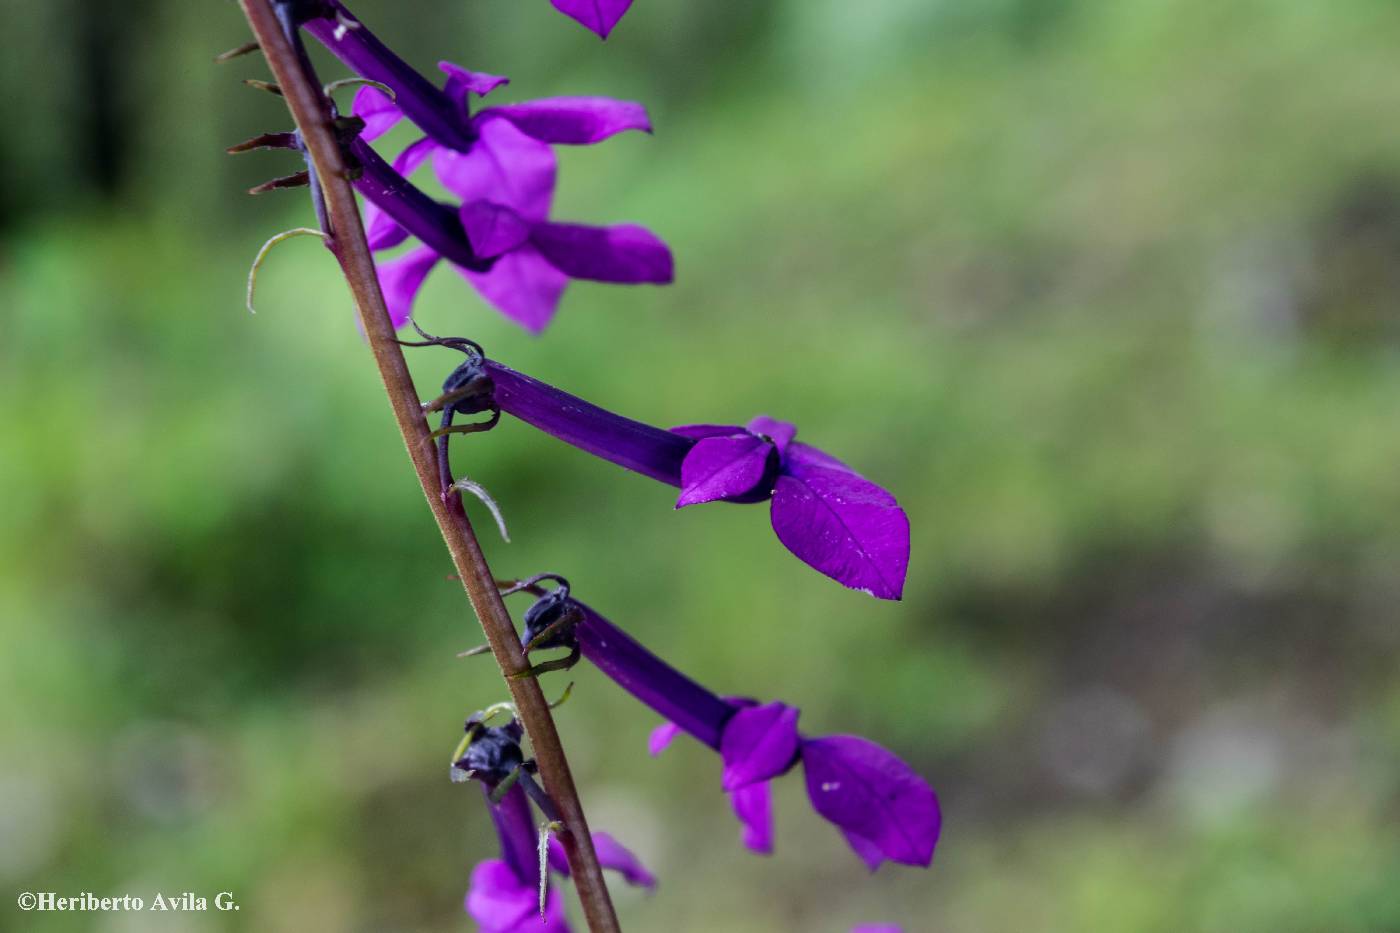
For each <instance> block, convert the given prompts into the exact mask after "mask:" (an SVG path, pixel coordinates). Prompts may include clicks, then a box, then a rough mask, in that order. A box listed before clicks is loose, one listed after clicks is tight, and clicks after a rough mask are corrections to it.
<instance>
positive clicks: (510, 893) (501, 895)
mask: <svg viewBox="0 0 1400 933" xmlns="http://www.w3.org/2000/svg"><path fill="white" fill-rule="evenodd" d="M465 907H466V910H467V913H468V914H470V915H471V917H472V919H473V920H475V921H476V922H477V924H478V925H479V926H480V928H481V930H482V933H525V931H529V930H537V931H545V933H568V929H569V927H568V923H567V921H566V920H565V918H564V900H563V898H562V897H560V895H559V890H558V889H557V888H551V889H550V892H549V897H548V899H547V900H546V902H545V916H544V920H543V921H541V920H540V916H539V891H538V890H536V888H535V886H534V885H533V884H527V883H524V882H522V881H521V880H520V879H519V878H517V877H516V876H515V873H514V872H512V871H511V870H510V866H509V865H507V864H506V863H505V862H502V861H499V860H497V859H488V860H486V861H484V862H482V863H481V864H479V865H477V866H476V868H475V869H474V870H473V871H472V878H471V887H470V888H469V889H468V890H467V898H466V904H465Z"/></svg>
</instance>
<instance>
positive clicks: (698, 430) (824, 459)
mask: <svg viewBox="0 0 1400 933" xmlns="http://www.w3.org/2000/svg"><path fill="white" fill-rule="evenodd" d="M464 365H465V364H464ZM480 365H481V367H482V369H483V371H484V373H485V374H486V375H487V376H489V377H490V379H491V382H492V384H493V389H492V399H493V401H494V404H495V405H496V406H497V407H499V408H500V410H501V411H503V412H505V413H507V414H510V415H513V416H515V417H516V418H519V419H520V420H521V421H524V422H526V423H527V424H530V425H533V426H534V427H536V428H538V429H540V430H541V431H544V432H545V433H547V434H551V435H553V436H554V437H557V438H559V439H560V440H562V441H564V442H565V443H566V444H570V445H572V446H574V447H577V448H579V449H580V450H584V451H587V452H588V453H591V454H593V455H594V456H596V457H601V458H602V459H604V460H607V461H609V462H611V463H615V464H617V465H618V466H621V467H624V468H626V469H628V470H632V471H634V472H637V473H641V474H642V475H644V476H649V477H651V478H652V479H655V480H659V481H660V482H663V483H667V484H669V485H672V486H678V487H680V489H681V493H680V497H679V498H678V499H677V500H676V508H678V509H679V508H684V507H686V506H689V505H695V504H698V503H702V502H712V501H715V500H723V501H726V502H750V503H752V502H762V501H765V500H768V499H771V500H772V506H771V518H772V525H773V530H774V532H776V534H777V536H778V540H779V541H781V542H782V543H783V545H784V546H785V547H786V548H787V549H788V550H789V551H791V552H792V553H793V554H795V555H797V557H798V558H800V559H801V560H802V561H804V562H805V563H807V564H808V565H810V566H812V567H814V568H815V569H817V570H818V571H820V572H821V573H824V574H826V575H827V576H828V577H831V578H832V579H834V580H836V581H837V582H839V583H842V584H844V585H845V586H848V587H851V588H853V589H858V590H862V591H864V592H866V593H869V594H870V595H872V596H876V597H878V598H880V599H899V598H900V595H901V593H902V592H903V588H904V577H905V572H906V570H907V568H908V565H909V519H908V517H907V516H906V515H905V514H904V510H903V509H901V508H900V507H899V503H898V502H896V501H895V498H894V496H892V495H890V494H889V493H888V492H886V491H885V490H884V489H882V488H880V487H879V486H877V485H875V484H874V483H872V482H870V481H869V480H867V479H865V478H864V477H862V476H861V475H860V474H858V473H856V472H855V471H854V470H852V469H851V468H850V467H849V466H846V465H845V464H844V463H842V462H841V461H839V460H837V459H835V458H834V457H831V456H830V455H828V454H826V453H823V452H822V451H820V450H818V449H817V448H815V447H810V446H808V445H806V444H802V443H798V442H797V441H795V440H793V438H794V437H795V435H796V433H797V429H796V428H795V427H794V426H793V425H791V424H788V423H787V422H784V421H776V420H774V419H772V418H766V417H760V418H755V419H754V420H753V421H751V422H749V424H748V425H747V426H746V427H740V426H738V425H684V426H681V427H677V428H672V429H671V430H669V431H666V430H662V429H661V428H656V427H652V426H651V425H648V424H643V423H641V422H639V421H633V420H631V419H629V418H624V417H622V416H620V415H616V414H613V413H612V412H610V411H607V410H605V409H602V408H599V407H598V406H596V405H592V404H590V403H588V402H585V401H584V400H583V399H580V398H577V397H576V396H573V395H570V394H568V393H567V392H563V391H561V390H559V389H556V388H554V387H553V386H550V385H546V384H545V383H543V382H540V381H539V380H538V379H534V378H532V377H530V376H527V375H524V374H523V373H519V372H516V371H515V370H513V369H510V368H509V367H506V366H503V365H501V364H500V363H497V362H495V361H494V360H490V359H482V360H481V361H480Z"/></svg>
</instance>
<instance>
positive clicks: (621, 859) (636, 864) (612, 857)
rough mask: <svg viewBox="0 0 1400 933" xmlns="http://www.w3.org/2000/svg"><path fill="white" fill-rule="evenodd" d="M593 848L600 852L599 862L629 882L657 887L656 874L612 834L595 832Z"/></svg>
mask: <svg viewBox="0 0 1400 933" xmlns="http://www.w3.org/2000/svg"><path fill="white" fill-rule="evenodd" d="M593 848H594V849H596V850H597V852H598V864H599V865H602V866H603V867H604V868H611V869H612V870H613V871H615V872H617V873H618V874H620V875H622V877H623V878H625V879H627V883H628V884H630V885H633V886H635V887H639V888H654V887H656V876H655V875H653V874H652V873H651V872H649V871H647V869H646V866H645V865H643V864H642V862H641V859H639V858H637V856H635V855H633V854H632V852H631V850H629V849H628V848H627V847H626V846H624V845H623V844H622V843H620V842H618V841H617V840H616V839H614V838H613V837H612V836H610V835H608V834H607V833H603V832H598V833H594V834H593Z"/></svg>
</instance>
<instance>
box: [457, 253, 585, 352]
mask: <svg viewBox="0 0 1400 933" xmlns="http://www.w3.org/2000/svg"><path fill="white" fill-rule="evenodd" d="M453 268H454V269H456V270H457V271H458V272H460V273H462V275H464V276H466V278H467V281H469V282H471V283H472V286H473V287H475V288H476V290H477V291H478V292H479V293H480V294H481V297H482V298H485V299H486V300H487V301H488V302H490V303H491V304H492V305H494V306H495V308H496V310H498V311H500V312H501V313H502V314H504V315H505V316H506V317H508V318H510V319H511V320H512V321H514V322H515V323H517V324H519V325H520V326H521V327H524V328H525V329H526V330H528V331H530V332H531V333H534V334H538V333H539V332H540V331H542V330H544V329H545V327H546V326H547V325H548V324H549V322H550V319H551V318H553V317H554V312H555V311H556V310H557V309H558V307H559V296H560V295H562V294H564V287H565V286H566V285H568V284H569V279H568V277H567V276H565V275H564V273H562V272H560V271H559V270H558V269H556V268H554V267H553V266H552V265H550V264H549V263H547V262H545V261H544V259H543V258H542V257H541V256H540V254H539V253H537V252H536V251H535V250H534V249H533V248H532V247H530V246H529V245H525V246H521V247H519V248H518V249H515V250H512V251H511V252H509V253H507V254H506V255H504V256H502V257H501V258H500V259H497V260H496V264H495V265H494V266H492V267H491V271H489V272H473V271H472V270H470V269H463V268H461V267H460V266H453Z"/></svg>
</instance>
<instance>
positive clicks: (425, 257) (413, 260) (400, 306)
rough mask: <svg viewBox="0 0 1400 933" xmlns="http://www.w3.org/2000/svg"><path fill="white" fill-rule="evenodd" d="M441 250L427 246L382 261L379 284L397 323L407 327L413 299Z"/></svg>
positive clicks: (392, 317) (397, 326) (390, 316)
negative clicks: (435, 250)
mask: <svg viewBox="0 0 1400 933" xmlns="http://www.w3.org/2000/svg"><path fill="white" fill-rule="evenodd" d="M437 261H438V254H437V253H435V252H433V251H432V250H431V249H429V248H428V247H426V246H420V247H419V248H418V249H415V250H413V251H412V252H409V253H404V254H403V255H402V256H400V257H398V258H397V259H390V260H388V261H387V262H381V263H379V264H378V265H377V266H376V267H375V268H376V269H377V270H378V272H379V287H380V288H381V289H383V291H384V303H385V304H386V305H388V307H389V318H390V320H392V321H393V322H394V327H395V328H399V327H403V326H404V325H405V324H407V323H408V319H409V317H411V316H412V314H413V300H414V299H415V298H416V297H418V290H419V289H420V288H422V287H423V280H424V279H426V278H427V277H428V273H429V272H431V271H432V270H433V266H435V265H437Z"/></svg>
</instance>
